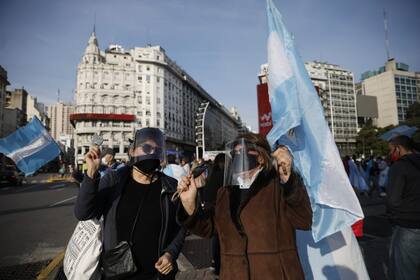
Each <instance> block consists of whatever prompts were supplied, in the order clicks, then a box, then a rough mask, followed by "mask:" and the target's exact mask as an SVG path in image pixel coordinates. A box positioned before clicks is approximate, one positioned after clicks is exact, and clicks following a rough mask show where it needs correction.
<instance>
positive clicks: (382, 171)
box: [377, 157, 389, 197]
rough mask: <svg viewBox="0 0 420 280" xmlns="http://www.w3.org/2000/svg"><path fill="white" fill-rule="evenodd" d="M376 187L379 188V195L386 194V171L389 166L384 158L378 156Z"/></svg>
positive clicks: (383, 195)
mask: <svg viewBox="0 0 420 280" xmlns="http://www.w3.org/2000/svg"><path fill="white" fill-rule="evenodd" d="M377 165H378V172H379V175H378V188H379V196H381V197H385V196H386V186H387V184H388V172H389V166H388V163H387V162H386V158H385V157H384V158H380V159H379V160H378V164H377Z"/></svg>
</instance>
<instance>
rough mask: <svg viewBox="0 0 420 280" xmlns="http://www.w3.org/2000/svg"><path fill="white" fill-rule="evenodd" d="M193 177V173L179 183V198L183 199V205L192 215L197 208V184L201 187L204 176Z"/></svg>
mask: <svg viewBox="0 0 420 280" xmlns="http://www.w3.org/2000/svg"><path fill="white" fill-rule="evenodd" d="M201 176H202V175H200V176H199V177H198V178H196V179H193V177H192V175H191V174H190V175H188V176H185V177H182V179H181V180H180V181H179V183H178V188H177V191H178V193H179V198H180V199H181V203H182V206H184V209H185V211H186V212H187V213H188V215H190V216H191V215H192V214H193V213H194V210H195V204H196V197H197V184H198V185H199V186H200V187H201V186H202V185H201V184H202V180H203V178H200V177H201Z"/></svg>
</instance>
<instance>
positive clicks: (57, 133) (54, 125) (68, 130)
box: [47, 102, 74, 141]
mask: <svg viewBox="0 0 420 280" xmlns="http://www.w3.org/2000/svg"><path fill="white" fill-rule="evenodd" d="M73 112H74V106H73V105H71V104H66V103H64V102H57V103H56V104H54V105H50V106H48V109H47V114H48V118H49V119H50V122H49V123H50V126H49V129H50V134H51V136H52V137H53V138H54V139H55V140H56V141H59V140H60V139H61V137H63V135H64V136H66V137H73V132H74V129H73V126H72V125H71V124H70V115H71V114H73Z"/></svg>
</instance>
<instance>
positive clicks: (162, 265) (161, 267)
mask: <svg viewBox="0 0 420 280" xmlns="http://www.w3.org/2000/svg"><path fill="white" fill-rule="evenodd" d="M155 268H156V269H157V271H159V273H161V274H163V275H166V274H168V273H169V272H171V271H172V269H173V266H172V256H171V254H169V253H165V254H163V255H162V256H161V257H160V258H159V260H158V261H157V262H156V263H155Z"/></svg>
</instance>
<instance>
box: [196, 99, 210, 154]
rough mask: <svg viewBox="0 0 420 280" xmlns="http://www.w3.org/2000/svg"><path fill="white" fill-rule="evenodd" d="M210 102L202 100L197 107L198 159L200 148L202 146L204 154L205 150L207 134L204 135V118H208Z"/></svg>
mask: <svg viewBox="0 0 420 280" xmlns="http://www.w3.org/2000/svg"><path fill="white" fill-rule="evenodd" d="M209 104H210V102H208V101H204V102H201V104H200V106H199V107H198V109H197V113H196V114H195V116H196V119H195V142H196V146H195V153H196V158H197V160H198V158H199V154H198V149H199V148H200V147H201V148H202V149H203V155H204V152H205V135H204V120H205V118H206V112H207V108H208V107H209Z"/></svg>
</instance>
